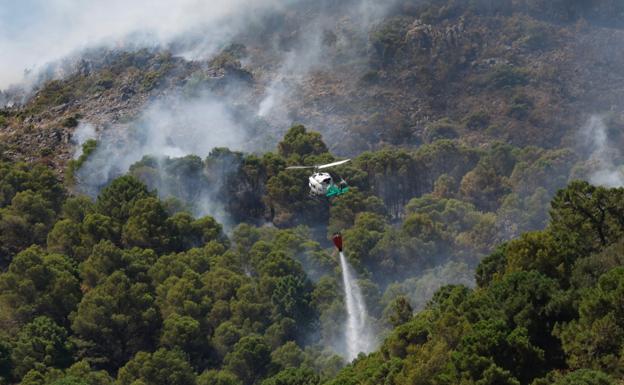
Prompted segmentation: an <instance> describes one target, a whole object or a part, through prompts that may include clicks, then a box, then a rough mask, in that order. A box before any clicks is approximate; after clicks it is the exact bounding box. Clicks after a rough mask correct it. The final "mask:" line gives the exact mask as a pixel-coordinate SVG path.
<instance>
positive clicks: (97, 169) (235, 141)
mask: <svg viewBox="0 0 624 385" xmlns="http://www.w3.org/2000/svg"><path fill="white" fill-rule="evenodd" d="M81 127H89V125H84V126H81ZM79 131H81V132H82V131H83V130H79ZM248 132H249V131H248V130H247V129H246V128H245V127H244V125H243V124H242V123H240V122H239V121H237V119H236V118H235V117H234V116H233V113H232V112H231V111H230V110H229V109H228V107H227V106H226V105H225V104H224V103H223V102H222V101H219V100H218V99H217V98H216V97H215V96H214V95H212V94H210V93H205V94H203V95H202V96H200V97H197V98H191V99H189V98H186V97H183V96H180V95H176V96H168V97H165V98H162V99H159V100H156V101H154V102H153V103H151V104H150V105H149V106H148V107H147V108H146V109H145V110H144V111H143V112H142V113H141V115H140V116H139V117H138V118H137V119H136V120H135V121H133V122H131V123H128V124H123V125H122V124H119V125H116V126H112V127H109V128H107V129H105V130H102V131H101V132H100V135H99V138H98V146H97V149H96V151H95V152H94V153H93V154H92V155H91V156H90V157H89V159H88V160H87V161H86V162H85V164H84V165H83V166H82V167H81V169H80V170H79V172H78V175H77V176H78V185H79V188H80V189H81V190H82V191H83V192H84V193H87V194H89V195H92V196H95V195H97V193H98V191H99V190H100V189H101V188H102V187H103V186H104V185H105V184H107V183H108V182H109V181H110V180H111V179H113V178H115V177H117V176H120V175H122V174H124V173H126V172H127V171H128V169H129V168H130V166H131V165H132V164H134V163H136V162H137V161H139V160H141V159H142V158H143V157H144V156H146V155H152V156H155V157H156V158H159V157H172V158H176V157H183V156H186V155H198V156H200V157H202V158H204V157H206V156H207V155H208V154H209V152H210V151H211V150H212V149H213V148H215V147H228V148H230V149H232V150H249V149H250V148H251V147H252V146H254V145H256V143H257V142H258V141H257V140H256V141H251V140H250V139H251V137H250V136H249V134H248ZM256 139H257V138H256ZM164 190H165V189H164V188H163V191H161V193H163V194H166V191H164ZM201 199H202V200H203V201H199V202H196V203H197V207H198V208H200V209H199V211H198V212H196V213H195V214H197V215H205V214H215V210H216V209H215V207H216V206H215V205H214V204H212V203H211V202H208V198H206V197H201Z"/></svg>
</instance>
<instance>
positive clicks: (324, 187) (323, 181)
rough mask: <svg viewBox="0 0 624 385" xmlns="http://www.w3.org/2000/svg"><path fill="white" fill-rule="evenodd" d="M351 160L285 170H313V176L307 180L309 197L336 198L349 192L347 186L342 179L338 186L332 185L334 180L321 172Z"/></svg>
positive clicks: (293, 167)
mask: <svg viewBox="0 0 624 385" xmlns="http://www.w3.org/2000/svg"><path fill="white" fill-rule="evenodd" d="M350 161H351V159H346V160H341V161H339V162H334V163H328V164H320V165H315V166H291V167H287V168H286V170H305V169H314V174H312V175H311V176H310V177H309V178H308V181H309V183H308V185H309V186H310V195H312V196H315V197H319V196H325V197H327V198H332V197H337V196H340V195H343V194H345V193H347V192H348V191H349V186H348V185H347V182H345V180H344V179H342V178H341V180H340V182H339V183H338V184H336V183H334V179H333V178H332V176H331V174H329V173H327V172H321V171H320V170H324V169H327V168H330V167H336V166H340V165H343V164H345V163H347V162H350Z"/></svg>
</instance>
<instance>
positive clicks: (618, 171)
mask: <svg viewBox="0 0 624 385" xmlns="http://www.w3.org/2000/svg"><path fill="white" fill-rule="evenodd" d="M581 133H582V138H583V140H584V143H585V144H586V145H588V146H589V148H590V151H591V155H590V157H589V163H590V168H591V171H590V174H589V181H590V182H591V183H592V184H596V185H602V186H606V187H621V186H624V163H622V162H621V160H622V159H623V155H624V154H623V153H622V151H621V150H620V148H619V147H618V146H616V145H614V144H613V142H612V140H611V139H610V138H609V132H608V127H607V125H606V124H605V120H604V118H603V117H600V116H592V117H591V118H590V119H589V121H588V122H587V125H586V126H585V127H583V129H582V131H581Z"/></svg>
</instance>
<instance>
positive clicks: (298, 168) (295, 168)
mask: <svg viewBox="0 0 624 385" xmlns="http://www.w3.org/2000/svg"><path fill="white" fill-rule="evenodd" d="M312 168H316V166H290V167H286V170H306V169H312Z"/></svg>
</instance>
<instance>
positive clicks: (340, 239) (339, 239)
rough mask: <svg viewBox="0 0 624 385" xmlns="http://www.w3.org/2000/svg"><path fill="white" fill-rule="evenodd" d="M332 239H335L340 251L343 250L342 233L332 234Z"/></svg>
mask: <svg viewBox="0 0 624 385" xmlns="http://www.w3.org/2000/svg"><path fill="white" fill-rule="evenodd" d="M332 241H334V245H336V248H337V249H338V251H340V252H342V235H341V234H340V233H336V234H334V235H333V236H332Z"/></svg>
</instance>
